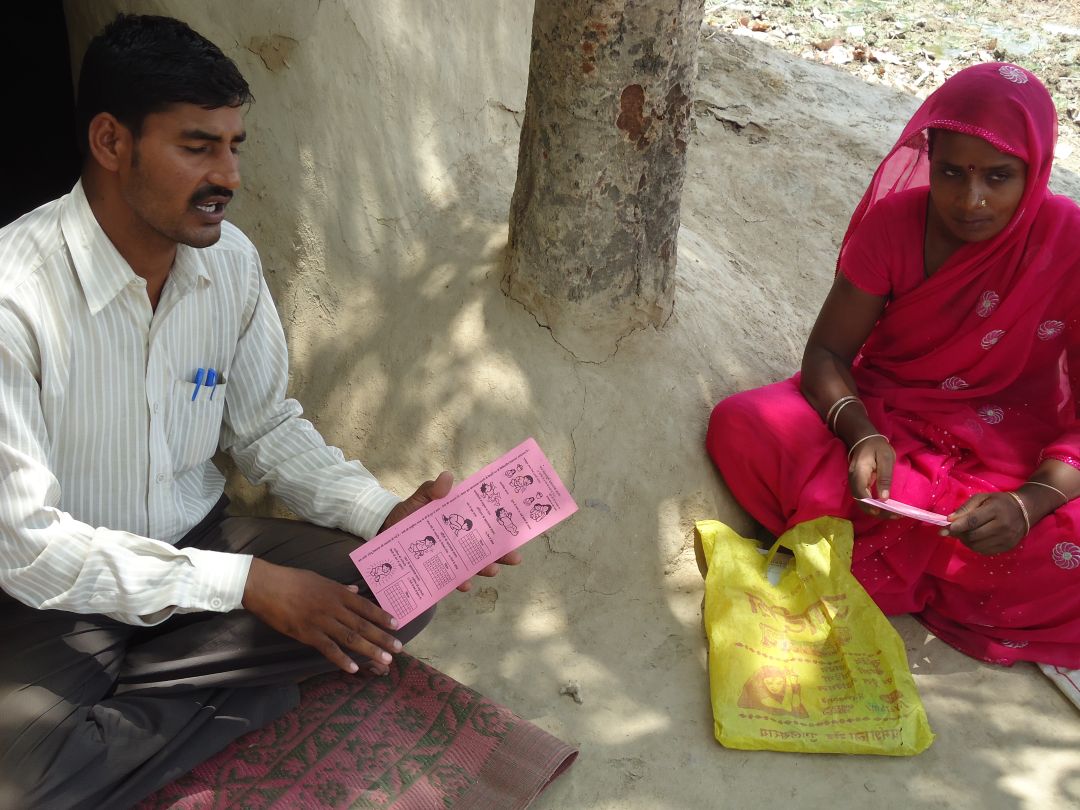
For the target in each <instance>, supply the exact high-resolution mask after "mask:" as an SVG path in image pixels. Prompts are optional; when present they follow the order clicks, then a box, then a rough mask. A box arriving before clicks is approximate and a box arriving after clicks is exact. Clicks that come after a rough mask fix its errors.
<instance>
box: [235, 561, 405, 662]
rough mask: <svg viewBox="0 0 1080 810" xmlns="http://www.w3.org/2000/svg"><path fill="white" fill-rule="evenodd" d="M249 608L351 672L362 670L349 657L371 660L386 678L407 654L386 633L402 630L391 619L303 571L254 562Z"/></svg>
mask: <svg viewBox="0 0 1080 810" xmlns="http://www.w3.org/2000/svg"><path fill="white" fill-rule="evenodd" d="M243 605H244V608H245V609H247V610H249V611H251V613H253V614H254V615H255V616H257V617H258V618H259V619H260V620H261V621H263V622H265V623H266V624H268V625H269V626H270V627H272V628H274V629H275V630H277V631H278V632H279V633H284V634H285V635H287V636H291V637H292V638H295V639H296V640H297V641H299V642H301V643H303V644H307V645H308V646H309V647H313V648H314V649H316V650H318V651H319V652H320V653H322V654H323V655H324V656H326V658H327V660H329V661H330V662H331V663H332V664H334V665H335V666H337V667H340V668H341V669H343V670H344V671H345V672H350V673H352V672H356V671H357V669H358V667H357V665H356V662H355V661H353V660H352V658H350V657H349V655H348V654H347V651H351V652H353V653H356V654H357V655H361V656H364V657H366V658H369V659H371V661H372V667H373V671H374V670H377V671H380V672H381V671H385V669H386V668H387V666H388V665H389V664H390V661H391V660H392V658H391V653H395V652H400V651H401V642H400V641H398V640H397V639H396V638H394V637H393V636H392V635H390V633H388V632H386V630H384V629H383V628H389V629H396V624H397V623H396V622H395V620H394V618H393V617H392V616H391V615H390V614H389V613H387V612H386V611H385V610H382V609H381V608H379V607H378V605H376V604H374V603H373V602H370V601H369V600H367V599H364V598H363V597H362V596H360V595H359V594H358V593H357V589H356V587H355V586H348V585H341V584H339V583H337V582H334V581H333V580H332V579H327V578H326V577H323V576H320V575H319V574H316V573H314V572H312V571H306V570H304V569H302V568H287V567H285V566H281V565H274V564H273V563H268V562H266V561H265V560H260V559H258V558H255V559H253V560H252V561H251V569H250V570H249V572H248V578H247V584H246V585H245V586H244V599H243Z"/></svg>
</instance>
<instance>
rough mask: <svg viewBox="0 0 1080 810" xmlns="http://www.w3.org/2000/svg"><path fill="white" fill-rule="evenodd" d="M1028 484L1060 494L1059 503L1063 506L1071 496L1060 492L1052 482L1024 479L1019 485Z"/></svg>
mask: <svg viewBox="0 0 1080 810" xmlns="http://www.w3.org/2000/svg"><path fill="white" fill-rule="evenodd" d="M1028 484H1031V485H1032V486H1036V487H1044V488H1045V489H1050V490H1053V491H1054V492H1056V493H1057V494H1058V495H1060V496H1061V505H1062V506H1064V505H1065V504H1067V503H1068V502H1069V501H1071V500H1072V498H1070V497H1069V496H1068V495H1066V494H1065V493H1064V492H1062V491H1061V490H1060V489H1058V488H1057V487H1055V486H1053V485H1052V484H1044V483H1043V482H1042V481H1025V482H1024V483H1023V484H1021V485H1020V486H1026V485H1028Z"/></svg>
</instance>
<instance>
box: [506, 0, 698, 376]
mask: <svg viewBox="0 0 1080 810" xmlns="http://www.w3.org/2000/svg"><path fill="white" fill-rule="evenodd" d="M702 15H703V2H702V0H584V1H583V0H536V6H535V10H534V13H533V31H532V56H531V61H530V65H529V88H528V95H527V98H526V105H525V121H524V124H523V126H522V131H521V146H520V151H519V154H518V174H517V185H516V187H515V189H514V196H513V200H512V202H511V206H510V251H509V261H508V267H507V271H506V275H505V276H504V279H503V289H504V290H505V291H506V293H507V294H508V295H509V296H510V297H512V298H514V299H515V300H517V301H519V302H521V304H522V305H523V306H525V307H526V308H527V309H528V310H529V311H530V312H532V314H533V315H534V316H535V317H536V318H537V320H538V321H539V322H540V323H541V324H543V325H545V326H548V327H549V328H550V329H551V331H552V334H553V335H554V337H555V339H556V340H558V341H559V342H560V343H561V344H562V345H564V346H566V347H567V348H568V349H569V350H570V351H572V352H573V353H574V354H575V355H577V356H578V357H580V358H582V359H589V360H600V359H603V358H605V357H607V356H610V355H611V354H612V353H614V351H615V350H616V348H617V346H618V340H619V339H620V338H621V337H623V336H625V335H627V334H629V333H630V332H632V331H634V330H636V329H640V328H642V327H645V326H648V325H652V326H659V325H662V324H663V323H664V322H665V321H666V320H667V318H668V316H669V315H670V314H671V309H672V306H673V303H674V287H675V284H674V271H675V262H676V241H677V237H678V230H679V204H680V198H681V195H682V187H683V180H684V177H685V174H686V147H687V143H688V142H689V127H690V112H691V95H692V85H693V80H694V77H695V75H696V72H697V47H698V32H699V29H700V26H701V20H702Z"/></svg>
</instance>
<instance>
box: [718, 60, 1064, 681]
mask: <svg viewBox="0 0 1080 810" xmlns="http://www.w3.org/2000/svg"><path fill="white" fill-rule="evenodd" d="M931 128H935V129H948V130H953V131H956V132H962V133H965V134H969V135H975V136H978V137H981V138H984V139H985V140H987V141H989V142H990V143H991V144H993V145H994V146H995V147H996V148H998V149H999V150H1000V151H1003V152H1007V153H1009V154H1013V155H1016V156H1018V157H1020V158H1022V159H1023V160H1024V161H1025V162H1026V163H1027V165H1028V173H1027V183H1026V187H1025V191H1024V195H1023V198H1022V200H1021V202H1020V205H1019V206H1018V208H1017V211H1016V213H1015V215H1014V216H1013V218H1012V220H1011V221H1010V224H1009V225H1008V226H1007V227H1006V229H1005V230H1004V231H1003V232H1002V233H1000V234H998V235H997V236H996V237H994V238H993V239H991V240H988V241H986V242H982V243H971V244H967V245H965V246H963V247H962V248H960V249H959V250H957V251H956V252H955V253H954V254H953V255H952V256H951V257H950V258H949V259H948V261H947V262H946V263H945V264H944V265H943V266H942V267H941V268H940V269H939V270H938V272H936V273H935V274H934V275H933V276H931V277H930V278H929V279H927V280H925V281H923V282H921V283H919V284H918V285H917V286H915V287H914V288H913V289H910V290H908V291H906V292H902V293H900V294H896V295H895V296H892V297H890V299H889V303H888V305H887V307H886V309H885V312H884V314H883V315H882V317H881V320H880V321H879V323H878V325H877V326H876V327H875V328H874V331H873V333H872V334H871V336H870V338H869V339H868V340H867V342H866V344H865V345H864V346H863V349H862V351H861V353H860V355H859V357H858V358H857V359H856V361H855V367H854V369H853V375H854V377H855V379H856V382H857V384H858V387H859V394H860V396H861V397H862V399H863V401H864V402H865V404H866V406H867V410H868V412H869V414H870V417H871V419H872V420H873V421H874V424H875V425H877V427H878V428H879V429H880V430H881V431H882V432H883V433H885V434H886V435H887V436H888V437H889V439H890V440H891V442H892V444H893V446H894V448H895V449H896V452H897V456H898V463H897V469H896V477H895V480H894V484H893V487H892V493H891V494H892V497H894V498H896V499H898V500H902V501H905V502H908V503H912V504H914V505H916V506H921V507H923V508H927V509H930V510H932V511H935V512H941V513H948V512H951V511H952V510H953V509H955V508H956V507H958V506H959V505H960V504H961V503H963V502H964V501H965V500H967V498H968V497H969V496H970V495H972V494H974V493H976V492H980V491H990V490H1011V489H1015V488H1016V487H1017V486H1018V485H1019V484H1021V483H1022V482H1023V481H1024V480H1025V479H1026V478H1027V477H1028V476H1029V475H1030V474H1031V472H1032V471H1033V470H1034V469H1035V467H1037V466H1038V464H1039V462H1040V461H1041V460H1042V459H1043V458H1056V459H1060V460H1062V461H1065V462H1066V463H1069V464H1072V465H1073V466H1076V467H1080V422H1078V420H1077V410H1076V403H1077V401H1078V397H1077V391H1080V384H1078V380H1077V379H1076V377H1075V376H1073V377H1070V373H1069V372H1070V371H1071V372H1072V373H1073V375H1075V374H1076V372H1077V371H1080V321H1078V319H1077V307H1078V304H1080V209H1078V208H1077V206H1076V205H1075V204H1074V203H1073V202H1072V201H1070V200H1068V199H1066V198H1063V197H1056V196H1053V195H1051V194H1050V193H1049V191H1048V189H1047V183H1048V180H1049V176H1050V169H1051V163H1052V159H1053V147H1054V142H1055V140H1056V134H1057V119H1056V114H1055V111H1054V107H1053V103H1052V101H1051V100H1050V96H1049V94H1048V93H1047V91H1046V89H1045V88H1044V87H1043V85H1042V84H1041V83H1040V82H1039V81H1038V80H1037V79H1036V78H1035V77H1034V76H1033V75H1032V74H1031V73H1029V72H1027V71H1025V70H1023V69H1022V68H1019V67H1016V66H1015V65H1005V64H997V63H994V64H984V65H978V66H975V67H972V68H968V69H967V70H964V71H962V72H961V73H959V74H957V75H956V76H954V77H953V78H951V79H950V80H949V81H947V82H946V83H945V84H944V85H943V86H942V87H941V88H940V89H939V90H938V91H937V92H935V93H934V94H933V95H932V96H930V97H929V98H928V99H927V100H926V101H925V102H924V104H923V105H922V107H921V108H920V109H919V110H918V112H916V114H915V116H914V117H913V118H912V119H911V121H910V122H909V123H908V125H907V127H906V128H905V130H904V132H903V134H902V135H901V137H900V139H899V141H898V142H897V144H896V146H895V147H894V148H893V150H892V151H891V152H890V153H889V155H888V156H887V157H886V158H885V160H884V161H883V162H882V164H881V166H880V167H879V168H878V170H877V172H875V174H874V178H873V180H872V182H871V183H870V186H869V188H868V189H867V191H866V194H865V195H864V197H863V199H862V201H861V202H860V204H859V206H858V207H857V208H856V210H855V213H854V215H853V216H852V219H851V224H850V225H849V227H848V230H847V234H846V235H845V237H844V242H843V246H842V247H841V251H840V258H839V261H838V268H839V270H840V271H841V272H843V273H844V274H845V275H847V276H848V277H849V278H850V279H851V281H852V282H853V283H855V284H856V285H857V286H862V285H861V283H860V282H861V278H860V272H861V270H862V268H861V266H860V260H859V257H860V255H866V254H865V252H864V251H861V250H860V249H859V246H860V244H861V245H864V246H865V245H882V244H887V242H888V235H889V233H890V232H895V231H897V230H899V231H901V232H909V233H913V234H914V235H915V238H916V239H917V238H918V236H919V235H920V234H921V233H922V227H923V223H922V222H912V221H905V220H903V219H900V220H893V219H890V217H891V216H892V215H893V213H894V212H908V213H909V216H910V212H911V211H913V210H915V208H914V207H913V206H911V205H906V206H905V205H901V204H897V203H899V202H901V201H902V200H903V199H906V198H902V197H897V196H896V195H899V194H901V193H904V192H906V193H907V195H908V197H907V198H909V197H910V195H912V194H917V193H919V192H918V190H919V189H922V188H927V187H928V185H929V183H928V176H929V173H928V160H927V151H926V131H927V130H928V129H931ZM878 205H882V208H881V209H879V210H877V211H876V212H875V206H878ZM871 212H875V213H874V215H871ZM919 247H920V249H919V250H916V251H912V253H911V255H912V256H913V257H918V258H919V260H920V265H919V271H920V273H921V255H922V252H921V245H920V246H919ZM707 445H708V449H709V452H710V454H711V455H712V457H713V459H714V460H715V461H716V463H717V465H718V466H719V467H720V470H721V472H722V473H723V475H724V478H725V481H726V482H727V483H728V485H729V486H730V487H731V489H732V492H733V493H734V495H735V497H736V498H737V499H738V500H739V502H740V503H741V504H742V505H743V506H745V507H746V508H747V509H748V510H749V511H750V513H751V514H753V515H754V517H755V518H757V519H758V520H760V521H761V522H762V524H763V525H765V526H766V527H767V528H768V529H770V530H771V531H773V532H777V533H779V532H782V531H783V530H785V529H786V528H788V527H790V526H792V525H794V524H796V523H799V522H801V521H803V520H808V519H810V518H813V517H817V516H819V515H821V514H835V515H841V516H844V517H847V518H849V519H851V520H852V521H853V522H854V524H855V528H856V545H855V559H854V563H853V566H852V571H853V573H854V574H855V575H856V577H858V579H859V580H860V582H862V583H863V585H864V586H865V587H866V589H867V591H868V592H869V593H870V594H871V596H873V597H874V599H875V600H876V601H877V602H878V604H879V605H880V606H881V607H882V609H883V610H885V611H886V612H887V613H906V612H913V613H917V614H918V615H919V618H920V619H921V620H922V621H923V622H924V623H925V624H926V625H927V626H928V627H929V628H930V629H931V630H932V631H934V632H935V633H936V634H937V635H938V636H939V637H941V638H942V639H943V640H945V641H947V642H949V643H950V644H953V645H954V646H956V647H957V648H959V649H960V650H962V651H964V652H965V653H967V654H969V655H972V656H975V657H977V658H981V659H984V660H989V661H994V662H997V663H1005V664H1007V663H1012V662H1013V661H1016V660H1035V661H1040V662H1045V663H1052V664H1059V665H1064V666H1068V667H1080V501H1078V502H1073V503H1071V504H1069V505H1068V506H1066V507H1063V508H1061V509H1059V510H1058V511H1057V512H1055V513H1054V514H1052V515H1050V516H1048V517H1047V518H1044V519H1043V520H1042V521H1040V522H1038V523H1037V524H1036V525H1035V526H1033V527H1032V530H1031V532H1030V534H1029V535H1028V536H1027V537H1026V538H1025V539H1024V540H1023V541H1022V542H1021V543H1020V544H1019V545H1018V546H1017V547H1016V548H1015V549H1013V550H1012V551H1009V552H1006V553H1003V554H998V555H994V556H989V557H987V556H982V555H979V554H976V553H974V552H972V551H970V550H969V549H968V548H966V547H965V546H964V545H962V544H961V543H960V542H959V541H957V540H955V539H953V538H950V537H940V536H939V535H938V534H937V529H936V528H935V527H932V526H928V525H926V524H921V523H916V522H914V521H912V520H908V519H900V520H890V521H881V520H878V519H876V518H872V517H870V516H867V515H865V514H863V513H862V512H861V511H860V510H858V509H857V508H856V507H855V504H854V502H853V501H852V499H851V496H850V494H849V493H848V491H847V461H846V449H845V448H844V446H843V444H842V443H841V442H840V441H839V440H838V439H836V438H835V437H834V436H833V435H832V434H831V433H829V432H828V430H827V429H826V428H825V426H824V425H823V424H822V422H821V419H820V417H819V416H818V415H817V414H816V413H815V412H814V411H813V410H812V409H811V408H810V406H809V404H808V403H807V402H806V401H805V399H804V398H803V397H802V396H801V394H800V393H799V390H798V377H797V375H796V377H795V378H793V379H791V380H788V381H785V382H783V383H777V384H776V385H772V386H767V387H766V388H762V389H758V390H756V391H748V392H745V393H743V394H738V395H736V396H734V397H731V398H729V399H727V400H724V401H723V402H721V403H720V404H719V405H718V406H717V408H716V410H715V411H714V413H713V417H712V420H711V422H710V426H709V436H708V440H707Z"/></svg>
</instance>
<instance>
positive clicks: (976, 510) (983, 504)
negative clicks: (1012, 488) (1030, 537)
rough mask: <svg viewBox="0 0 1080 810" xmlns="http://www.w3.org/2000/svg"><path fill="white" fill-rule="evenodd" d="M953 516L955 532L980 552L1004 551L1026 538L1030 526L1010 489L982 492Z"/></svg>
mask: <svg viewBox="0 0 1080 810" xmlns="http://www.w3.org/2000/svg"><path fill="white" fill-rule="evenodd" d="M948 517H949V526H948V528H947V529H942V530H941V533H942V534H943V535H952V536H953V537H956V538H959V540H960V542H961V543H963V544H964V545H965V546H967V547H968V548H970V549H971V550H972V551H975V552H978V553H979V554H987V555H989V554H1001V553H1002V552H1003V551H1009V550H1010V549H1012V548H1015V547H1016V545H1017V544H1018V543H1019V542H1020V541H1021V540H1023V539H1024V535H1025V534H1027V531H1028V527H1027V524H1026V523H1025V522H1024V515H1023V513H1022V512H1021V511H1020V505H1019V504H1018V503H1017V502H1016V501H1015V500H1013V497H1012V495H1010V494H1009V493H1007V492H979V493H977V494H975V495H972V496H971V497H970V498H969V499H968V500H967V502H966V503H965V504H964V505H963V506H961V507H960V508H959V509H957V510H956V511H955V512H953V513H952V514H951V515H949V516H948Z"/></svg>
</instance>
